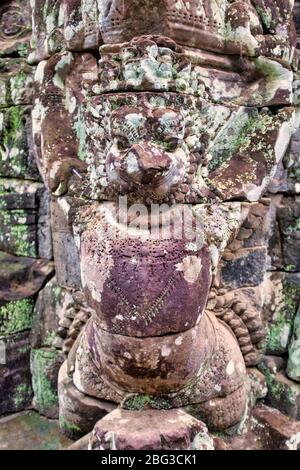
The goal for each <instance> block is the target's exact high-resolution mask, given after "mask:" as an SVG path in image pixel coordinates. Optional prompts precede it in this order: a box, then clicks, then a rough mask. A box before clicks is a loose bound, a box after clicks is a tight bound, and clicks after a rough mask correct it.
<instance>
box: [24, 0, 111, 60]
mask: <svg viewBox="0 0 300 470" xmlns="http://www.w3.org/2000/svg"><path fill="white" fill-rule="evenodd" d="M32 9H33V34H32V39H31V46H32V49H33V51H32V52H31V54H30V55H29V61H30V62H31V63H36V62H39V61H41V60H43V59H46V58H48V57H49V56H50V55H52V54H54V53H56V52H58V51H60V50H63V49H64V48H68V49H69V50H71V51H73V50H74V51H83V50H91V49H94V50H97V49H98V47H99V45H100V44H102V39H101V35H100V31H99V26H98V8H97V0H90V1H85V0H62V1H57V0H48V1H47V3H46V4H45V2H44V0H34V1H33V2H32Z"/></svg>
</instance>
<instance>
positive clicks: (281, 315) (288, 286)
mask: <svg viewBox="0 0 300 470" xmlns="http://www.w3.org/2000/svg"><path fill="white" fill-rule="evenodd" d="M299 282H300V275H299V274H296V273H295V274H292V273H279V272H278V273H271V274H269V275H268V276H267V278H266V280H265V283H264V284H263V289H264V295H265V303H264V308H263V311H262V318H263V320H264V322H265V325H266V328H267V331H268V345H267V352H268V354H282V353H286V352H287V351H288V345H289V340H290V337H291V334H292V327H293V321H294V317H295V315H296V312H297V309H298V305H299V301H300V285H299Z"/></svg>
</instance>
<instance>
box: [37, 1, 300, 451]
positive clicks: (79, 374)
mask: <svg viewBox="0 0 300 470" xmlns="http://www.w3.org/2000/svg"><path fill="white" fill-rule="evenodd" d="M54 3H55V2H54ZM156 3H157V5H156ZM64 4H65V2H62V4H61V5H60V6H59V5H56V6H55V8H56V10H55V11H58V10H59V11H60V12H63V14H60V15H59V18H60V24H59V21H57V23H56V26H55V28H56V29H55V30H54V29H53V31H52V32H51V34H52V35H56V36H57V35H58V36H59V37H62V38H63V37H64V39H63V41H65V40H66V38H67V48H68V49H69V50H68V51H63V50H62V48H61V47H60V48H57V47H55V46H54V43H55V44H58V43H59V41H56V42H55V41H54V42H53V41H52V42H51V40H50V37H51V34H50V32H49V31H48V32H46V36H45V33H44V32H42V33H41V32H39V31H44V30H45V26H44V25H45V20H44V19H43V18H41V15H39V13H38V8H37V5H38V2H36V5H35V12H36V13H35V15H36V25H37V26H36V30H35V34H36V36H37V38H44V39H42V40H41V44H40V46H39V47H38V49H37V50H36V53H37V56H36V58H35V59H32V60H36V61H39V60H41V59H47V57H49V56H50V55H51V57H50V58H49V59H47V60H42V61H41V62H40V63H39V64H38V67H37V73H36V91H37V93H36V95H35V107H34V111H33V136H34V143H35V152H36V157H37V161H38V165H39V168H40V171H41V174H42V176H43V179H44V181H45V184H46V185H47V186H48V188H49V189H50V190H51V191H52V194H53V200H52V214H53V217H54V221H55V222H54V243H55V245H54V247H56V248H54V251H55V250H57V251H56V253H57V254H58V253H62V252H63V249H64V247H67V251H68V253H73V254H72V257H75V258H72V259H78V260H79V261H78V263H79V265H80V279H79V277H78V271H77V272H76V269H75V271H74V269H73V267H74V266H76V264H75V265H74V266H72V260H71V257H70V256H69V255H68V256H69V260H70V261H68V262H67V263H66V262H65V266H61V268H59V272H58V276H61V273H64V275H63V276H64V277H62V278H61V281H60V282H61V284H62V285H64V286H66V287H68V288H74V287H75V288H77V289H78V288H80V287H81V288H82V292H83V295H84V303H86V304H87V307H88V308H86V307H84V310H83V311H82V310H81V307H78V313H75V312H76V309H75V310H74V309H73V310H74V311H72V312H73V313H72V314H71V315H70V314H67V315H66V316H65V317H64V320H61V323H60V324H61V326H63V327H64V328H70V329H69V333H66V332H64V333H63V334H62V337H66V335H69V337H70V341H69V340H67V343H68V344H67V343H66V346H65V350H66V351H68V349H69V346H68V345H69V344H70V345H71V344H72V343H73V342H74V341H75V342H74V344H73V346H72V348H71V350H70V352H69V355H68V369H66V366H64V368H63V369H62V372H61V379H60V384H61V385H60V387H61V390H64V392H63V393H65V391H66V390H69V391H68V392H66V393H70V394H74V393H76V394H77V395H78V394H80V393H81V394H83V395H82V397H84V395H88V396H89V397H93V399H95V400H99V403H101V402H103V401H105V400H107V401H111V402H114V403H116V404H118V405H120V407H121V411H120V413H121V415H120V419H121V416H123V415H122V413H123V414H124V416H125V415H126V412H125V410H128V413H130V412H132V413H133V411H132V410H136V412H138V411H139V412H140V414H141V416H143V409H144V408H145V407H146V408H147V407H149V408H154V409H162V410H172V409H174V408H179V407H180V408H183V409H184V410H185V411H186V412H187V413H190V414H192V415H194V416H196V417H197V418H198V419H199V418H200V419H203V420H204V421H205V422H206V423H207V425H208V426H209V428H210V429H215V430H223V429H226V428H228V427H230V426H233V425H235V424H237V423H238V422H239V421H240V420H241V419H242V416H243V413H244V412H245V408H246V402H247V393H248V388H247V385H246V368H245V364H246V365H247V366H253V365H256V364H257V363H258V362H259V360H260V359H261V356H262V353H263V351H264V349H265V347H266V339H265V337H266V329H265V327H264V325H263V322H262V318H261V316H260V312H261V311H262V308H263V305H264V299H263V295H262V292H263V291H262V287H261V286H262V283H263V281H264V273H265V271H263V272H261V273H260V272H257V271H256V272H255V273H254V274H253V276H254V277H253V278H251V276H252V274H251V270H250V271H245V274H244V276H242V277H241V278H240V279H235V278H232V277H231V269H232V266H239V263H243V262H244V261H241V260H248V257H250V258H251V259H252V260H260V261H259V262H261V263H262V260H264V259H265V256H266V249H267V248H266V247H267V245H268V243H269V236H266V235H265V234H266V230H265V228H261V232H260V231H259V230H260V229H259V227H261V226H262V224H263V221H264V217H265V216H266V214H269V212H270V211H269V209H268V208H269V205H268V203H265V205H264V204H257V202H258V201H259V200H260V199H261V197H262V195H263V193H264V192H265V191H266V189H267V187H268V185H269V184H270V181H271V180H272V178H273V177H274V175H275V173H276V170H277V168H278V166H279V164H280V162H281V161H282V159H283V157H284V155H285V153H286V151H287V148H288V146H289V143H290V140H291V137H292V135H293V134H294V132H295V131H296V129H297V127H298V126H299V115H298V113H297V111H296V110H295V108H294V107H293V106H292V104H293V97H294V90H293V67H295V66H296V62H297V58H296V56H295V54H294V52H295V32H294V26H293V23H292V21H291V15H292V8H291V6H290V2H284V1H277V2H273V3H272V5H271V4H270V2H268V1H257V2H256V1H254V2H252V4H251V5H250V2H227V1H221V2H220V1H219V2H206V1H204V0H203V1H197V2H170V1H165V2H163V1H160V2H155V4H154V5H153V2H147V1H146V0H145V1H142V2H134V1H128V2H126V4H125V3H124V2H118V1H117V0H116V1H114V2H106V1H98V10H97V14H96V13H95V15H96V16H97V17H99V22H100V31H101V35H102V40H103V42H104V43H105V44H104V45H102V46H101V42H102V40H100V39H99V36H97V34H94V35H93V34H92V30H90V33H91V35H92V36H89V33H88V32H87V31H88V30H89V27H86V26H85V27H83V26H82V25H83V24H85V23H84V21H85V20H84V19H83V20H82V19H81V20H78V28H79V29H78V31H79V33H78V34H73V33H74V31H76V28H75V26H74V24H75V23H74V21H75V20H74V18H77V16H76V15H77V13H78V11H79V10H80V8H81V13H82V15H83V16H82V17H81V18H83V17H84V18H86V16H85V14H88V10H87V6H86V5H84V2H72V3H71V4H69V5H68V7H66V6H64ZM73 4H74V5H73ZM64 8H65V9H64ZM137 11H141V12H143V17H145V18H146V19H147V20H146V21H145V22H141V21H140V19H139V15H137ZM94 12H96V10H94ZM93 18H95V16H93ZM81 21H83V23H82V22H81ZM87 24H89V22H87ZM43 28H44V29H43ZM82 28H83V29H82ZM54 31H55V32H54ZM83 31H85V32H83ZM93 31H94V30H93ZM47 35H48V36H47ZM58 36H57V37H58ZM45 37H48V38H49V39H47V40H46V39H45ZM91 37H92V38H93V39H91V42H89V39H87V38H91ZM68 41H69V42H68ZM46 44H48V46H47V47H48V49H45V50H44V52H43V51H42V48H43V47H44V46H45V45H46ZM50 44H52V45H53V47H52V46H51V47H50V46H49V45H50ZM65 44H66V43H65ZM74 44H76V45H77V46H75V45H74ZM87 44H90V47H88V46H87ZM95 44H97V46H101V47H100V61H99V62H97V59H96V55H95V54H93V53H92V52H86V51H85V49H93V48H94V46H95ZM191 47H192V48H194V49H192V48H191ZM75 50H76V51H75ZM78 50H81V51H82V52H78ZM72 51H73V52H72ZM216 52H217V53H218V54H215V53H216ZM220 53H222V55H220ZM120 196H121V197H123V200H124V201H126V204H129V208H126V209H128V211H127V210H125V212H126V217H127V219H126V221H124V219H122V215H124V213H121V218H120V204H121V203H120ZM155 203H156V204H157V203H159V204H166V205H167V209H166V208H165V209H164V212H163V215H162V214H156V215H154V216H153V214H151V215H152V217H150V215H149V213H148V212H147V209H148V208H150V207H151V204H152V205H153V204H155ZM132 204H133V206H132ZM134 204H135V205H137V204H143V206H142V207H143V208H144V209H145V212H144V213H139V215H138V216H137V215H136V212H134V207H135V206H134ZM130 205H131V206H130ZM132 208H133V209H132ZM130 211H131V212H130ZM268 211H269V212H268ZM142 212H143V211H142ZM179 214H184V215H185V217H186V218H188V217H189V218H190V220H192V225H191V227H190V231H191V232H192V235H193V236H192V237H191V238H190V237H189V236H188V235H191V233H188V234H186V233H185V232H184V223H183V220H184V219H180V218H179ZM270 214H271V212H270ZM163 217H166V219H167V220H168V222H169V228H170V234H168V236H164V235H163V234H162V233H161V230H160V229H161V228H162V225H163V221H162V218H163ZM270 217H271V216H270ZM150 226H151V229H152V230H154V231H155V229H156V235H158V236H156V238H154V239H153V237H152V236H151V235H152V234H151V233H150V231H149V227H150ZM55 227H57V229H56V228H55ZM63 227H64V228H63ZM137 229H139V230H138V231H137ZM178 231H179V232H181V234H182V236H181V237H178V236H177V235H178ZM137 233H138V236H137ZM176 234H177V235H176ZM56 240H57V241H56ZM69 250H70V251H69ZM56 256H57V263H58V262H59V261H58V258H61V257H60V256H58V255H56ZM68 256H65V257H64V259H65V260H66V259H67V258H68ZM222 257H223V259H222ZM250 258H249V259H250ZM221 259H222V260H221ZM247 262H248V261H247ZM69 265H70V266H69ZM80 283H81V286H80ZM82 301H83V300H82V297H81V300H80V302H79V304H82ZM71 310H72V308H71ZM72 387H74V392H71V390H72ZM75 390H76V392H75ZM77 395H76V397H77ZM74 396H75V395H74ZM77 400H78V397H77V398H76V402H77ZM82 400H83V398H82ZM95 403H96V401H95ZM86 406H87V408H88V409H91V408H90V407H93V406H94V407H95V408H96V405H91V404H90V405H86ZM76 409H78V408H76ZM100 409H101V410H102V409H103V408H102V405H98V407H97V410H99V411H97V413H98V414H97V415H98V416H99V413H100ZM101 412H102V411H101ZM60 413H61V421H62V423H63V422H64V421H65V417H66V416H69V417H71V416H73V415H74V409H68V405H67V402H66V400H65V399H64V400H62V401H61V410H60ZM113 413H115V412H113ZM126 416H127V415H126ZM186 422H187V421H186ZM107 423H108V424H107ZM107 423H106V421H105V423H104V421H103V425H102V421H100V422H99V423H98V424H97V427H96V430H95V433H94V437H93V439H92V441H91V446H92V447H93V448H98V447H99V446H100V447H101V446H102V445H103V443H102V440H103V439H102V437H99V436H102V435H103V433H104V434H105V433H107V432H109V430H111V431H113V429H112V428H110V426H111V425H110V424H109V423H110V421H109V419H108V421H107ZM77 424H78V420H77ZM107 425H108V427H109V429H108V428H107V427H106V426H107ZM63 427H64V428H65V429H66V426H65V424H63ZM179 427H180V425H179ZM97 436H98V437H97ZM193 439H194V436H192V435H191V436H190V441H191V442H192V441H193ZM120 445H121V444H120ZM122 445H123V444H122ZM128 445H129V444H128ZM130 445H132V444H130ZM188 445H191V444H188ZM101 448H102V447H101ZM122 448H123V447H122Z"/></svg>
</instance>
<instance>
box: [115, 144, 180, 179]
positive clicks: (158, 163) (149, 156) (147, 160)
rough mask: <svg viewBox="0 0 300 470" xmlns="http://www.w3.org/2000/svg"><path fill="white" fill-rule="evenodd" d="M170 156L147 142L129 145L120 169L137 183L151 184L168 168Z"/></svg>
mask: <svg viewBox="0 0 300 470" xmlns="http://www.w3.org/2000/svg"><path fill="white" fill-rule="evenodd" d="M170 165H171V159H170V157H169V156H168V155H167V154H166V153H164V152H162V151H161V150H159V149H157V148H156V147H154V146H152V145H149V144H147V143H143V144H136V145H133V146H132V147H131V149H130V150H129V151H128V153H127V154H126V156H125V157H124V159H123V161H122V164H121V169H122V172H124V173H126V176H127V177H129V178H130V179H131V180H133V181H135V182H136V183H138V184H143V185H147V184H153V183H155V182H158V181H159V180H160V179H161V178H162V177H163V175H164V174H165V173H166V172H167V171H168V170H169V168H170Z"/></svg>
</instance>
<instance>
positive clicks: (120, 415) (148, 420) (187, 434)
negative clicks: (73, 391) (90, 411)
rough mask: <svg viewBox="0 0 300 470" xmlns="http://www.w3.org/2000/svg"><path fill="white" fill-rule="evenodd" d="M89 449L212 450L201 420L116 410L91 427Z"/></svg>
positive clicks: (177, 413) (176, 414) (179, 413)
mask: <svg viewBox="0 0 300 470" xmlns="http://www.w3.org/2000/svg"><path fill="white" fill-rule="evenodd" d="M89 449H90V450H108V449H110V450H172V449H173V450H175V449H176V450H191V449H194V450H213V449H214V445H213V440H212V438H211V437H210V436H209V434H208V432H207V428H206V426H205V424H204V423H202V422H201V421H198V420H196V419H195V418H192V416H190V415H188V414H187V413H185V412H184V411H182V410H179V409H174V410H169V411H157V410H145V411H127V410H121V409H117V410H115V411H113V412H112V413H109V414H108V415H107V416H106V417H104V418H102V419H101V420H100V421H99V422H98V423H97V424H96V426H95V428H94V430H93V432H92V435H91V438H90V442H89Z"/></svg>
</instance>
